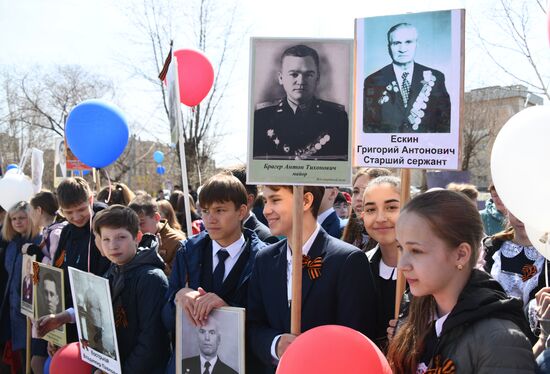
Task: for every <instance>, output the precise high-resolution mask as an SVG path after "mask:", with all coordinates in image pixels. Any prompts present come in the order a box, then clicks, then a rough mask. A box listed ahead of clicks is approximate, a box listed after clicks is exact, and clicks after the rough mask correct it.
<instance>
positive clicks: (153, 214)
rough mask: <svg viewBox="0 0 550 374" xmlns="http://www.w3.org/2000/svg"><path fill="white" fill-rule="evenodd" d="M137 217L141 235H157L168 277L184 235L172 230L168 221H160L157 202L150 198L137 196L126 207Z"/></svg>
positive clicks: (160, 253)
mask: <svg viewBox="0 0 550 374" xmlns="http://www.w3.org/2000/svg"><path fill="white" fill-rule="evenodd" d="M128 206H129V207H130V209H133V210H134V212H136V213H137V215H138V216H139V228H140V230H141V232H142V233H144V234H146V233H149V234H154V235H157V236H158V238H159V240H160V246H159V255H160V257H162V259H163V260H164V262H165V263H166V269H165V271H164V272H165V273H166V275H167V276H170V272H171V270H172V263H173V262H174V258H175V256H176V252H177V250H178V249H179V248H180V246H181V240H184V239H185V235H184V234H183V233H182V232H180V231H176V230H174V229H173V228H172V227H170V225H169V224H168V221H166V220H165V219H161V217H160V213H159V208H158V205H157V202H156V201H155V200H154V199H153V198H152V197H150V196H138V197H136V198H135V199H134V200H132V201H131V202H130V205H128Z"/></svg>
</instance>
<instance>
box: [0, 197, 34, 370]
mask: <svg viewBox="0 0 550 374" xmlns="http://www.w3.org/2000/svg"><path fill="white" fill-rule="evenodd" d="M30 210H31V208H30V204H29V203H27V202H26V201H21V202H19V203H17V204H15V205H14V206H13V207H11V208H10V209H9V210H8V214H7V215H6V217H5V219H4V225H3V227H2V237H3V238H4V240H5V241H6V242H8V245H7V247H6V252H5V257H4V264H3V265H4V267H5V269H6V271H7V274H8V280H7V283H6V289H5V291H4V295H3V298H2V304H1V309H0V320H1V321H0V326H1V327H2V329H1V330H0V331H1V333H0V335H1V336H0V340H1V341H2V342H8V341H11V350H12V352H13V354H12V355H11V358H12V366H13V365H17V366H18V365H21V366H20V367H24V366H25V362H24V360H25V349H26V345H25V344H26V342H25V338H26V331H27V327H26V326H27V322H26V317H25V316H24V315H23V314H21V270H22V265H23V254H22V252H21V250H22V247H23V246H24V245H25V244H28V243H33V244H38V243H40V239H41V237H40V235H39V234H38V227H37V226H36V225H34V224H33V222H32V219H31V217H30ZM6 322H7V323H6ZM8 326H9V327H8ZM8 346H10V344H9V343H8Z"/></svg>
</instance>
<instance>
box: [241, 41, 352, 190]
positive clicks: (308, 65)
mask: <svg viewBox="0 0 550 374" xmlns="http://www.w3.org/2000/svg"><path fill="white" fill-rule="evenodd" d="M352 60H353V41H352V40H348V39H281V38H252V39H251V52H250V90H249V132H248V134H249V137H248V139H249V143H248V165H249V167H248V175H247V181H248V182H249V183H254V184H292V185H322V186H325V185H334V186H339V185H350V184H351V158H352V156H351V149H350V144H351V114H352V113H353V111H352V110H353V100H352V95H353V75H352V74H353V69H352Z"/></svg>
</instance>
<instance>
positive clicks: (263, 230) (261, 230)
mask: <svg viewBox="0 0 550 374" xmlns="http://www.w3.org/2000/svg"><path fill="white" fill-rule="evenodd" d="M243 227H244V228H245V229H249V230H252V231H254V232H255V233H256V235H258V238H260V240H261V241H262V242H264V243H267V244H273V243H277V242H278V241H279V239H278V238H277V237H276V236H273V235H272V234H271V231H269V227H267V226H266V225H264V224H263V223H261V222H260V221H259V220H258V218H257V217H256V215H255V214H254V213H252V212H250V217H248V218H247V219H246V220H245V221H244V222H243Z"/></svg>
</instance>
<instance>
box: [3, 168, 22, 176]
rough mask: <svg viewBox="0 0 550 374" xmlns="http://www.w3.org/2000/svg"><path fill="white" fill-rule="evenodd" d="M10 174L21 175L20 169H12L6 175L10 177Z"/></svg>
mask: <svg viewBox="0 0 550 374" xmlns="http://www.w3.org/2000/svg"><path fill="white" fill-rule="evenodd" d="M8 174H19V168H11V169H10V170H8V171H6V172H5V173H4V175H8Z"/></svg>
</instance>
